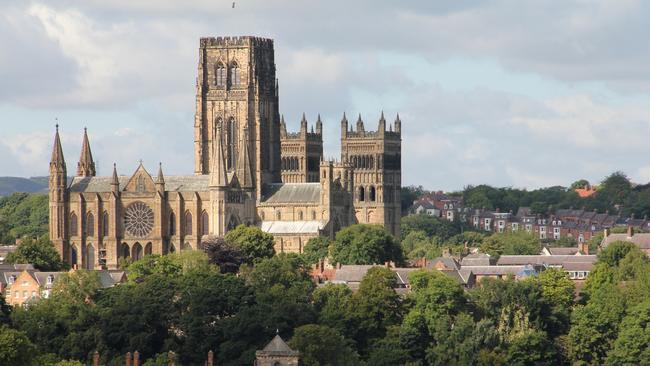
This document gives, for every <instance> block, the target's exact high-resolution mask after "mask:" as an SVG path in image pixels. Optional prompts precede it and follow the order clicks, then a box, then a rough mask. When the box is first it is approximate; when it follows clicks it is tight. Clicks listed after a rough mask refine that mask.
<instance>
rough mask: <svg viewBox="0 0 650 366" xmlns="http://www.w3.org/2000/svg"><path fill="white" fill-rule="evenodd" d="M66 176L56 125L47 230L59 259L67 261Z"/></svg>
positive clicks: (57, 126)
mask: <svg viewBox="0 0 650 366" xmlns="http://www.w3.org/2000/svg"><path fill="white" fill-rule="evenodd" d="M67 177H68V174H67V168H66V166H65V158H64V157H63V148H62V147H61V137H60V136H59V125H58V124H57V125H56V134H55V135H54V146H53V148H52V159H50V180H49V229H50V240H52V243H53V244H54V247H55V248H56V250H57V252H58V253H59V255H60V256H61V258H62V259H63V260H64V261H65V260H67V257H68V254H67V250H66V247H65V243H66V237H67V235H66V228H67V226H68V225H67V219H66V218H67V213H66V203H65V201H66V193H67V192H66V189H67V186H68V178H67Z"/></svg>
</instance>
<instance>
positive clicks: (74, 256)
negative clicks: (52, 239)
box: [70, 245, 79, 267]
mask: <svg viewBox="0 0 650 366" xmlns="http://www.w3.org/2000/svg"><path fill="white" fill-rule="evenodd" d="M77 253H78V251H77V247H76V246H75V245H72V246H71V247H70V264H71V265H72V267H74V266H76V265H77V263H79V262H78V259H79V257H78V256H77Z"/></svg>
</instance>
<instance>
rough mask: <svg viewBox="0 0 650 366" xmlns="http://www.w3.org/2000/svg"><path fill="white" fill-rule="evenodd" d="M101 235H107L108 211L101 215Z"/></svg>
mask: <svg viewBox="0 0 650 366" xmlns="http://www.w3.org/2000/svg"><path fill="white" fill-rule="evenodd" d="M102 236H104V237H106V236H108V212H106V211H104V214H103V215H102Z"/></svg>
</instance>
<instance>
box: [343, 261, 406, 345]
mask: <svg viewBox="0 0 650 366" xmlns="http://www.w3.org/2000/svg"><path fill="white" fill-rule="evenodd" d="M396 281H397V279H396V275H395V273H394V272H393V271H391V270H390V269H388V268H385V267H372V268H370V269H369V270H368V272H367V273H366V275H365V276H364V277H363V280H362V281H361V284H360V285H359V291H357V292H355V293H354V294H353V295H352V297H351V298H350V302H349V307H348V319H349V321H350V326H349V327H350V330H351V338H352V339H354V340H355V341H356V343H357V347H358V348H357V349H358V350H359V352H360V353H361V354H362V355H365V354H367V350H368V346H369V345H370V344H372V342H373V341H375V340H378V339H381V338H383V337H384V336H385V335H386V329H387V328H388V327H390V326H392V325H398V324H399V323H400V321H401V318H402V301H401V300H400V297H399V295H397V293H396V292H395V290H394V289H393V288H394V286H395V283H396Z"/></svg>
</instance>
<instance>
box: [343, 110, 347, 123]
mask: <svg viewBox="0 0 650 366" xmlns="http://www.w3.org/2000/svg"><path fill="white" fill-rule="evenodd" d="M343 121H345V122H346V123H347V122H348V118H347V117H346V116H345V112H343V118H342V119H341V122H343Z"/></svg>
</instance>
